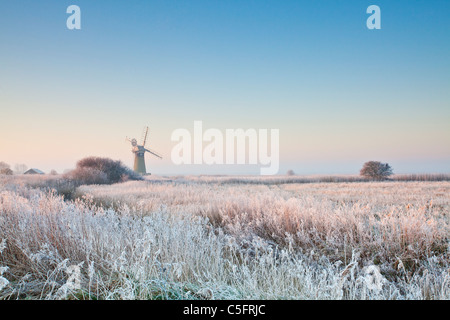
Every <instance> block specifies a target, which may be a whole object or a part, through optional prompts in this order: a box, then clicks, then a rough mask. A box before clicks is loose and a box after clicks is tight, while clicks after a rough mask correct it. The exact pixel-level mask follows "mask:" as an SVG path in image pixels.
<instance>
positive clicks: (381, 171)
mask: <svg viewBox="0 0 450 320" xmlns="http://www.w3.org/2000/svg"><path fill="white" fill-rule="evenodd" d="M359 174H360V175H362V176H364V177H366V178H370V179H375V180H385V179H387V178H388V177H389V176H390V175H392V174H393V172H392V168H391V166H390V165H389V164H387V163H381V162H379V161H368V162H366V163H364V165H363V168H362V169H361V171H360V172H359Z"/></svg>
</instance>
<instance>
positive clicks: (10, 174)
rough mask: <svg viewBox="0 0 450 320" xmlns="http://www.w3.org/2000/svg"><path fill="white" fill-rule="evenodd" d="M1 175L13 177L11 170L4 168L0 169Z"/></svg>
mask: <svg viewBox="0 0 450 320" xmlns="http://www.w3.org/2000/svg"><path fill="white" fill-rule="evenodd" d="M0 174H3V175H7V176H12V174H13V171H12V170H11V169H10V168H3V169H0Z"/></svg>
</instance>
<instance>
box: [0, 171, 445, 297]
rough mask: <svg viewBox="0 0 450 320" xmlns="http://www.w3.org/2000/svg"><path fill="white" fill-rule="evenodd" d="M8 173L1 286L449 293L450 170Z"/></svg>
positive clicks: (0, 196)
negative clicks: (372, 177)
mask: <svg viewBox="0 0 450 320" xmlns="http://www.w3.org/2000/svg"><path fill="white" fill-rule="evenodd" d="M193 180H194V179H191V180H190V179H175V180H174V179H158V178H155V177H152V179H151V180H149V181H139V182H127V183H122V184H116V185H111V186H82V187H80V188H78V190H77V194H78V196H79V199H78V200H75V201H64V199H63V198H62V197H61V196H59V195H57V194H55V193H51V192H45V191H41V190H37V189H33V188H29V187H27V184H26V183H24V184H23V185H22V186H17V185H14V183H13V182H12V181H9V182H8V184H5V183H4V184H1V183H0V243H1V245H0V251H1V254H0V297H1V298H3V299H16V298H19V299H25V298H32V299H449V298H450V274H449V270H450V269H449V267H450V264H449V249H448V241H449V239H448V235H449V232H448V231H449V203H450V198H449V194H450V193H449V191H450V183H449V182H420V183H419V182H376V183H375V182H371V183H368V182H358V183H356V182H355V183H310V184H292V183H289V184H275V185H274V184H268V185H265V184H261V183H258V184H251V183H245V184H241V183H226V184H222V183H213V182H211V181H210V180H208V181H202V180H201V179H196V180H195V181H193Z"/></svg>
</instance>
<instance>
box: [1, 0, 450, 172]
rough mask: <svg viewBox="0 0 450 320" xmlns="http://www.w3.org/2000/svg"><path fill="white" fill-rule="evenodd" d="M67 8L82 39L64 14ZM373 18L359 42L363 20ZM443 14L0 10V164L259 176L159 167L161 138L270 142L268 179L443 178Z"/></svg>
mask: <svg viewBox="0 0 450 320" xmlns="http://www.w3.org/2000/svg"><path fill="white" fill-rule="evenodd" d="M71 4H76V5H78V6H79V7H80V8H81V30H69V29H67V27H66V19H67V18H68V17H69V14H67V13H66V9H67V7H68V6H69V5H71ZM372 4H376V5H378V6H379V7H380V8H381V29H380V30H368V29H367V27H366V19H367V18H368V16H369V15H368V14H366V8H367V7H368V6H369V5H372ZM449 12H450V2H448V1H439V0H435V1H426V2H425V1H424V2H418V3H411V2H410V1H395V3H394V2H393V1H386V0H382V1H378V0H377V1H345V2H343V1H342V2H341V1H321V2H311V1H283V2H279V1H266V0H262V1H250V0H248V1H226V2H224V1H204V0H199V1H194V2H191V1H189V2H187V1H173V0H172V1H159V0H158V1H145V2H143V1H127V2H119V3H118V2H111V1H95V2H92V1H76V2H73V1H55V0H46V1H39V2H37V1H2V2H1V3H0V43H1V50H0V112H1V116H0V137H1V138H0V161H4V162H6V163H8V164H10V165H11V167H12V168H14V165H15V164H22V163H23V164H26V165H27V166H28V168H38V169H40V170H43V171H44V172H49V171H50V170H52V169H55V170H57V171H58V172H59V173H61V172H63V171H64V170H66V169H71V168H74V167H75V164H76V162H77V161H78V160H80V159H82V158H84V157H87V156H99V157H108V158H112V159H115V160H121V161H122V162H123V163H124V164H126V165H127V166H129V167H132V166H133V161H134V156H133V154H132V153H131V145H130V143H129V142H126V141H125V137H127V136H128V137H130V138H136V139H138V140H140V139H141V135H142V130H143V128H144V126H149V129H150V132H149V138H148V144H147V145H148V146H149V147H150V148H151V149H154V150H156V151H157V152H159V153H160V154H162V156H163V159H162V160H160V159H157V158H155V157H153V156H151V155H149V154H147V155H146V165H147V171H148V172H150V173H153V174H156V175H169V174H173V175H177V174H185V175H189V174H220V175H222V174H230V175H235V174H259V168H260V166H258V165H244V166H242V165H213V166H208V165H182V166H176V165H174V164H173V163H172V161H171V157H170V155H171V150H172V148H173V146H174V145H175V144H176V143H175V142H172V141H171V139H170V138H171V133H172V132H173V131H174V130H176V129H178V128H185V129H187V130H189V131H192V130H193V123H194V121H196V120H201V121H203V123H204V127H205V128H217V129H219V130H222V131H224V130H225V129H237V128H243V129H248V128H255V129H279V133H280V140H279V144H280V153H279V159H280V166H279V171H278V174H285V173H286V172H287V170H294V172H295V173H296V174H299V175H307V174H358V173H359V170H360V169H361V167H362V165H363V163H364V162H366V161H370V160H375V161H381V162H387V163H389V164H390V165H391V166H392V167H393V170H394V173H397V174H403V173H450V126H449V123H450V42H449V41H448V39H449V38H450V17H449V15H448V13H449Z"/></svg>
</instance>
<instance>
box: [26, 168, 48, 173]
mask: <svg viewBox="0 0 450 320" xmlns="http://www.w3.org/2000/svg"><path fill="white" fill-rule="evenodd" d="M23 174H44V172H42V171H41V170H39V169H36V168H31V169H29V170H27V171H25V172H24V173H23Z"/></svg>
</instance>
